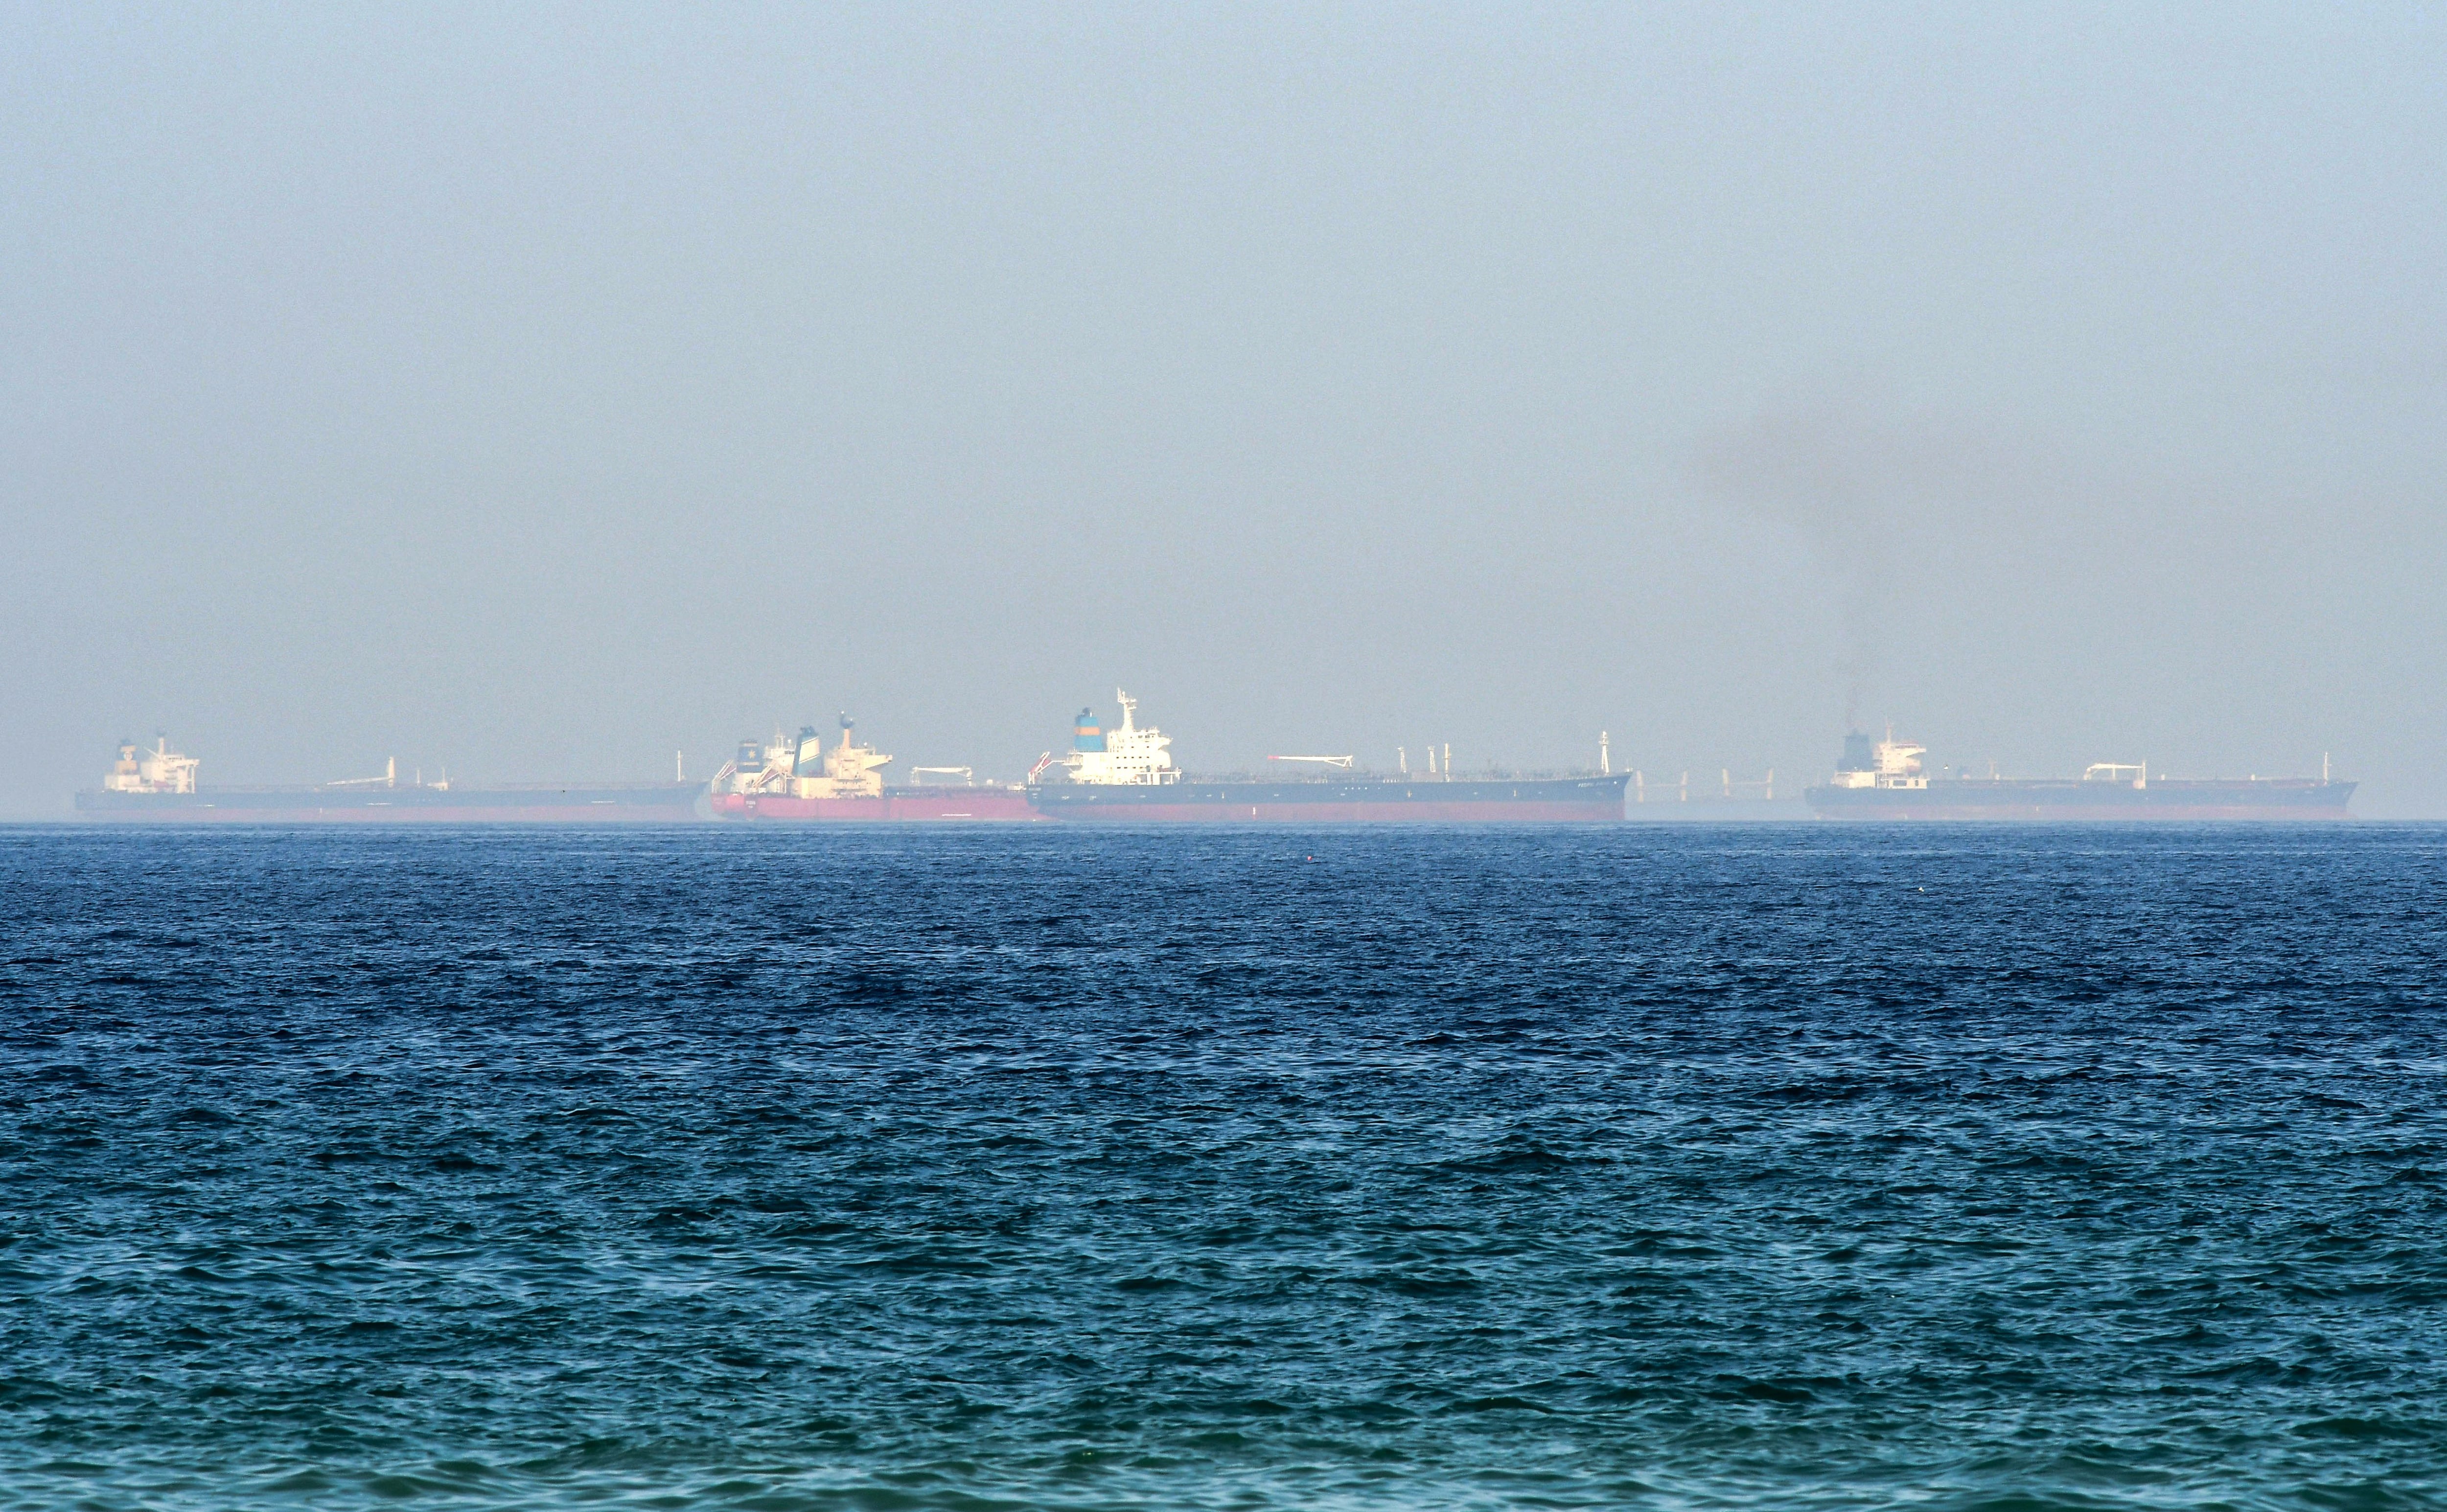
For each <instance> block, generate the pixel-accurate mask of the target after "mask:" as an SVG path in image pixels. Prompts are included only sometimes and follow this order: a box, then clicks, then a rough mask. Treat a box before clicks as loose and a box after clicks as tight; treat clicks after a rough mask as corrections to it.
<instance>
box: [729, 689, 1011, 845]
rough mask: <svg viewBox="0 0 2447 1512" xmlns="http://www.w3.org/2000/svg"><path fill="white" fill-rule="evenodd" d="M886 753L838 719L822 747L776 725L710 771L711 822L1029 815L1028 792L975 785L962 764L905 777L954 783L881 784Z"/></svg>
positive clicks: (811, 731) (803, 733)
mask: <svg viewBox="0 0 2447 1512" xmlns="http://www.w3.org/2000/svg"><path fill="white" fill-rule="evenodd" d="M888 765H892V758H891V757H889V756H887V755H885V754H883V753H882V751H880V750H877V749H876V748H875V747H872V746H862V745H860V744H859V743H858V732H857V727H856V726H855V724H854V723H853V722H852V721H851V719H850V717H849V716H848V715H847V714H844V715H843V716H842V718H841V736H840V738H839V739H838V740H836V741H834V743H833V746H832V748H831V749H830V750H826V749H825V745H824V742H823V740H822V739H820V738H819V737H818V736H817V734H816V727H814V726H813V725H802V726H800V727H799V732H798V733H797V734H796V735H784V734H783V733H782V732H781V731H779V730H776V731H774V733H773V738H772V739H771V740H770V741H767V742H764V743H761V744H760V743H758V742H756V741H753V740H743V741H741V742H740V743H739V754H738V755H736V756H734V757H733V758H731V759H730V761H728V762H725V763H724V764H723V766H722V769H721V770H720V771H718V772H715V773H714V774H713V783H712V803H713V813H714V817H715V818H717V819H797V820H836V821H847V822H852V823H857V822H867V823H875V822H901V821H905V820H950V821H955V822H957V821H959V820H1034V819H1035V818H1036V817H1037V815H1036V811H1035V810H1034V809H1033V808H1031V807H1030V806H1029V803H1028V794H1027V792H1026V791H1025V790H1024V789H1022V788H1018V787H1001V786H997V785H996V784H993V783H986V784H978V783H977V781H976V780H975V774H974V773H973V772H972V771H970V769H969V768H967V767H965V766H951V767H944V766H921V767H920V768H918V770H917V771H916V772H913V773H912V774H911V775H912V776H913V777H914V776H918V775H921V774H923V775H933V776H939V777H946V778H954V777H956V778H958V779H959V782H958V784H952V783H948V782H947V783H939V784H915V783H913V784H910V785H907V786H887V785H885V784H884V781H883V768H884V767H886V766H888Z"/></svg>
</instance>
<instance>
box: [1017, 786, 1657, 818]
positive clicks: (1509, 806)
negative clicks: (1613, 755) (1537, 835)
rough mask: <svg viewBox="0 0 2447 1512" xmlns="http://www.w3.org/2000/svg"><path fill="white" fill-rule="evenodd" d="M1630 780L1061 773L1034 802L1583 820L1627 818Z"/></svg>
mask: <svg viewBox="0 0 2447 1512" xmlns="http://www.w3.org/2000/svg"><path fill="white" fill-rule="evenodd" d="M1630 780H1631V779H1630V778H1628V777H1562V778H1520V779H1511V778H1505V779H1488V780H1476V781H1462V782H1440V781H1435V780H1432V779H1431V780H1427V781H1418V780H1412V781H1393V782H1388V781H1384V780H1382V779H1379V778H1356V779H1349V780H1340V781H1336V780H1329V781H1325V782H1304V783H1217V782H1181V783H1168V784H1164V785H1161V786H1145V787H1141V786H1124V785H1111V786H1107V785H1101V784H1085V783H1081V784H1061V783H1057V784H1049V785H1047V786H1043V787H1038V788H1034V789H1032V790H1031V792H1030V794H1029V802H1030V803H1033V804H1034V805H1035V807H1036V810H1037V812H1038V813H1041V814H1044V815H1045V816H1047V817H1048V818H1052V819H1065V820H1083V821H1097V820H1103V821H1107V822H1119V823H1142V824H1150V823H1151V824H1180V823H1190V824H1247V823H1252V822H1255V823H1288V824H1354V823H1357V824H1374V823H1413V824H1584V823H1603V822H1620V821H1621V820H1622V816H1623V807H1622V793H1623V786H1624V784H1627V783H1628V782H1630Z"/></svg>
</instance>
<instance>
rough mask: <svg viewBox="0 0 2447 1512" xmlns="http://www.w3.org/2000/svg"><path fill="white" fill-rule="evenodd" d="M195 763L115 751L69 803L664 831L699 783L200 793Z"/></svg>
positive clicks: (108, 813)
mask: <svg viewBox="0 0 2447 1512" xmlns="http://www.w3.org/2000/svg"><path fill="white" fill-rule="evenodd" d="M198 766H199V763H198V762H197V760H196V758H195V757H192V756H181V755H180V754H178V753H177V752H175V751H172V750H171V749H170V748H169V743H168V742H167V741H166V740H165V741H161V742H160V743H158V744H157V745H156V746H155V747H154V748H153V749H151V750H144V749H142V748H141V747H138V746H137V745H136V743H135V742H133V741H123V742H122V743H121V744H120V747H119V763H118V765H116V766H114V767H113V768H112V769H111V772H110V774H109V775H108V776H107V777H104V779H103V784H102V786H101V787H99V788H92V789H87V790H86V791H85V792H81V793H79V794H77V795H76V811H77V816H78V817H79V818H81V819H89V820H103V821H117V822H135V823H154V824H159V823H223V824H330V823H373V824H554V823H562V824H565V823H593V824H604V823H623V822H650V823H672V822H685V821H689V820H692V819H694V818H696V817H697V803H698V801H699V800H701V799H702V798H704V796H705V784H703V783H689V782H677V781H674V782H669V783H598V784H566V783H526V784H495V785H493V786H489V787H467V786H455V785H453V784H451V783H450V782H449V781H448V780H447V779H445V780H443V781H442V782H439V783H431V784H427V783H422V782H414V781H411V782H408V783H402V782H400V781H399V769H398V765H397V764H396V763H392V764H389V770H388V771H387V773H386V774H385V775H384V776H381V777H370V778H364V779H360V780H356V781H349V782H338V783H327V784H322V785H320V786H312V787H306V786H300V787H205V786H202V785H200V784H198V782H197V781H196V773H197V769H198Z"/></svg>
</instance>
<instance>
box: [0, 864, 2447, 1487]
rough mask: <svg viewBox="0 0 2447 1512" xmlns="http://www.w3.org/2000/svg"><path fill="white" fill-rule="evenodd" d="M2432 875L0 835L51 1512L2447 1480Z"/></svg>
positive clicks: (1, 1027)
mask: <svg viewBox="0 0 2447 1512" xmlns="http://www.w3.org/2000/svg"><path fill="white" fill-rule="evenodd" d="M2442 841H2447V831H2441V830H2439V829H2437V828H2419V827H2391V826H2386V825H2379V824H2357V825H2352V826H2339V827H2333V828H2303V829H2293V828H2254V827H2203V828H2180V827H2177V828H2158V829H2079V828H2075V829H2044V828H2018V827H2000V828H1982V827H1963V828H1913V827H1898V828H1893V829H1880V828H1845V827H1830V826H1823V825H1807V824H1796V825H1791V826H1758V827H1697V826H1694V827H1675V826H1642V825H1626V826H1622V827H1607V828H1576V829H1568V830H1565V829H1556V830H1545V829H1523V830H1461V829H1450V830H1448V829H1417V830H1395V829H1377V830H1343V831H1330V830H1318V831H1314V832H1305V831H1290V830H1248V831H1211V830H1198V829H1186V828H1184V829H1168V830H1161V831H1154V830H1150V831H1129V830H1090V829H1076V828H1064V827H1055V828H1046V827H1026V828H1013V829H984V828H979V829H968V830H962V829H942V830H927V829H920V828H916V827H908V828H902V829H894V830H881V829H878V830H864V829H840V830H822V831H816V830H801V829H791V828H785V827H773V828H760V827H752V826H739V827H711V826H708V827H704V828H689V829H671V830H659V829H641V830H634V831H625V832H622V831H608V830H607V831H575V830H572V831H556V830H484V829H465V830H450V829H431V830H392V831H372V830H368V831H338V830H304V829H301V830H294V831H285V832H284V831H275V830H262V831H229V832H218V833H206V832H194V833H187V832H179V831H169V830H155V831H141V830H81V829H67V828H22V829H15V830H7V831H0V1506H5V1507H25V1508H92V1509H116V1508H131V1509H132V1508H178V1509H186V1508H198V1509H203V1508H216V1509H218V1508H232V1507H301V1508H302V1507H312V1508H358V1507H375V1506H382V1507H399V1506H408V1507H435V1508H442V1507H461V1506H464V1507H519V1508H526V1507H537V1508H541V1507H555V1508H558V1507H609V1508H628V1507H636V1508H656V1509H663V1508H695V1507H706V1508H734V1507H735V1508H753V1509H770V1512H783V1509H798V1508H806V1509H835V1508H840V1509H860V1512H920V1509H937V1508H939V1509H945V1512H990V1509H1003V1508H1010V1509H1020V1508H1053V1509H1089V1508H1097V1509H1104V1508H1116V1509H1118V1508H1172V1507H1181V1508H1219V1509H1220V1508H1236V1509H1238V1508H1246V1509H1258V1508H1274V1507H1299V1508H1375V1507H1413V1506H1417V1507H1458V1508H1514V1507H1520V1508H1574V1507H1618V1506H1620V1507H1654V1508H1660V1509H1662V1508H1678V1509H1679V1508H1703V1507H1731V1506H1774V1507H1780V1508H1783V1507H1789V1508H1855V1507H1863V1508H1866V1507H1910V1508H1915V1509H1924V1508H1925V1509H1972V1508H1981V1509H1991V1512H2008V1509H2011V1512H2037V1509H2041V1508H2052V1507H2067V1508H2161V1507H2201V1508H2210V1507H2215V1508H2318V1509H2352V1508H2370V1509H2382V1508H2403V1507H2430V1506H2442V1505H2447V844H2442Z"/></svg>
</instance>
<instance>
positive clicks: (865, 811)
mask: <svg viewBox="0 0 2447 1512" xmlns="http://www.w3.org/2000/svg"><path fill="white" fill-rule="evenodd" d="M713 817H714V818H716V819H792V820H819V821H823V820H829V821H833V822H845V823H853V824H855V823H868V824H876V823H884V824H892V823H903V822H931V821H947V822H952V823H959V822H963V821H1002V822H1009V821H1015V820H1034V819H1037V818H1040V817H1042V816H1040V815H1039V814H1038V813H1037V812H1036V810H1034V809H1033V808H1031V807H1029V806H1028V795H1027V794H1026V793H1022V792H1014V791H1011V790H1009V789H985V788H977V787H948V788H945V789H944V790H943V791H942V792H941V793H939V794H936V793H924V792H915V793H913V792H905V791H904V792H893V793H886V794H884V795H883V796H882V798H783V797H779V796H777V795H774V794H770V793H768V794H761V795H747V794H741V793H724V794H722V795H721V796H719V797H717V798H715V799H714V800H713Z"/></svg>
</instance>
